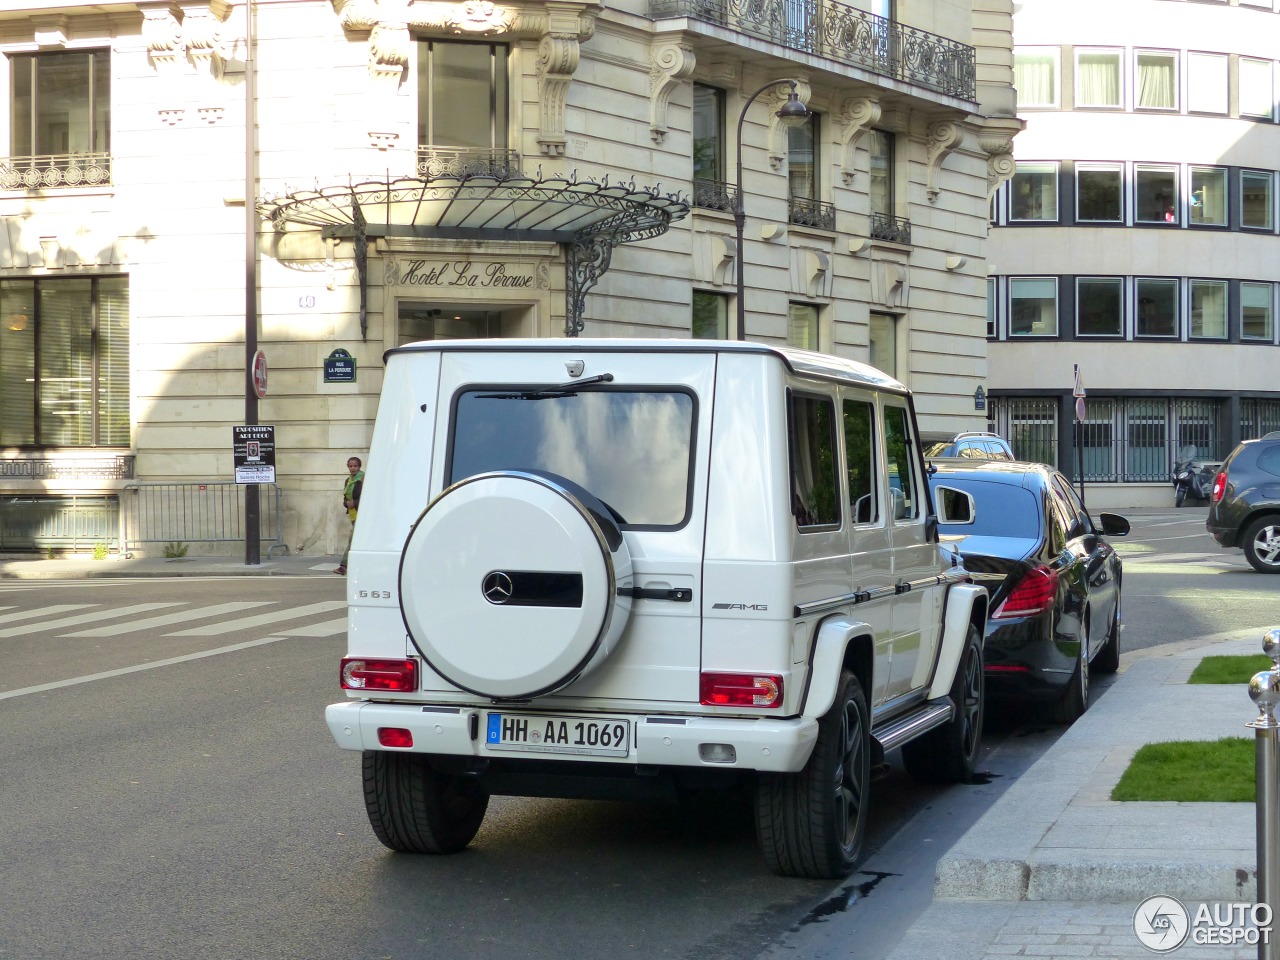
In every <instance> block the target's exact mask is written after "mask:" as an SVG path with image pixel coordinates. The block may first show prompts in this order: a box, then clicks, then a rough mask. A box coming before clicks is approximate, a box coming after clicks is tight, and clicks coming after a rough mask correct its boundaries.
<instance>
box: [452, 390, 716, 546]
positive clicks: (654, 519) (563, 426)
mask: <svg viewBox="0 0 1280 960" xmlns="http://www.w3.org/2000/svg"><path fill="white" fill-rule="evenodd" d="M693 424H694V399H693V397H692V396H691V395H690V394H689V393H686V392H684V391H679V390H670V391H662V390H611V389H603V390H579V391H575V392H568V393H561V392H544V393H537V392H535V391H532V390H531V391H527V392H521V391H513V390H512V388H511V387H509V386H504V387H496V388H488V389H474V390H468V391H465V392H463V393H461V394H459V395H458V397H457V401H456V404H455V406H454V414H453V431H452V438H451V441H450V442H451V449H450V453H449V471H448V473H449V476H448V483H457V482H458V481H459V480H465V479H466V478H467V477H471V476H475V475H476V474H478V473H487V472H489V471H491V470H540V471H544V472H547V473H554V474H558V475H559V476H562V477H564V478H565V479H567V480H572V481H573V482H574V483H576V484H578V485H579V486H581V487H584V488H585V489H587V490H588V491H590V492H591V493H592V494H594V495H595V496H597V497H599V498H600V499H601V500H603V501H604V502H605V503H606V504H607V505H608V506H609V507H610V508H612V510H613V511H614V514H615V515H616V516H617V517H618V518H619V522H620V523H621V524H622V525H623V526H627V527H645V526H653V527H674V526H679V525H681V524H683V523H684V522H685V520H686V519H687V517H688V514H689V490H690V488H691V486H692V469H693Z"/></svg>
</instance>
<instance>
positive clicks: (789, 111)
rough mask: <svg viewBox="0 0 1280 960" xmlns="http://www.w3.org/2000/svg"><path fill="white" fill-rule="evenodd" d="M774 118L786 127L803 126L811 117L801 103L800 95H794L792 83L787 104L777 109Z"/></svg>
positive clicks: (794, 89)
mask: <svg viewBox="0 0 1280 960" xmlns="http://www.w3.org/2000/svg"><path fill="white" fill-rule="evenodd" d="M776 116H777V118H778V119H779V120H781V121H782V122H783V124H784V125H785V126H788V127H801V126H804V124H805V121H807V120H808V119H809V117H810V116H812V111H811V110H810V109H809V108H808V107H807V106H805V105H804V103H802V102H801V100H800V95H799V94H798V93H796V85H795V84H794V83H792V84H791V93H790V94H789V95H788V96H787V102H786V103H784V104H783V105H782V106H781V107H779V108H778V112H777V114H776Z"/></svg>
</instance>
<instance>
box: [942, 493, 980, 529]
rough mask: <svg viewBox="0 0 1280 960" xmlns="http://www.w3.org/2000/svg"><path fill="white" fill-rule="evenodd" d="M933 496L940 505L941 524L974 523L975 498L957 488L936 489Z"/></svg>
mask: <svg viewBox="0 0 1280 960" xmlns="http://www.w3.org/2000/svg"><path fill="white" fill-rule="evenodd" d="M933 495H934V498H935V500H936V501H937V505H938V522H939V523H973V518H974V515H975V512H976V511H975V509H974V505H973V497H972V496H971V495H970V494H968V493H966V492H965V491H963V490H957V489H956V488H955V487H942V486H939V487H934V490H933Z"/></svg>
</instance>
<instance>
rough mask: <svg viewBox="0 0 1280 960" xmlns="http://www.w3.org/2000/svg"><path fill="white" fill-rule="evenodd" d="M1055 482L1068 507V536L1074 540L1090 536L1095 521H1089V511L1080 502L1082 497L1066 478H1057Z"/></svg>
mask: <svg viewBox="0 0 1280 960" xmlns="http://www.w3.org/2000/svg"><path fill="white" fill-rule="evenodd" d="M1053 482H1054V485H1055V486H1056V487H1057V489H1058V492H1059V493H1060V494H1061V495H1062V498H1063V500H1064V501H1065V502H1066V505H1067V511H1068V514H1069V516H1068V524H1069V528H1068V530H1067V536H1068V537H1069V538H1070V539H1072V540H1074V539H1075V538H1076V537H1084V536H1088V535H1089V534H1090V533H1092V532H1093V521H1091V520H1090V519H1089V511H1088V510H1086V509H1085V508H1084V504H1083V503H1081V502H1080V497H1079V496H1077V495H1076V492H1075V490H1073V489H1072V488H1071V484H1070V483H1068V482H1067V480H1066V478H1065V477H1062V476H1056V477H1054V478H1053Z"/></svg>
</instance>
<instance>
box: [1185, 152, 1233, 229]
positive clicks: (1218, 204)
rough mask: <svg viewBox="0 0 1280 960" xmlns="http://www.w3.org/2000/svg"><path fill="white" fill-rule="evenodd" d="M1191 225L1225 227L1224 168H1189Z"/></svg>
mask: <svg viewBox="0 0 1280 960" xmlns="http://www.w3.org/2000/svg"><path fill="white" fill-rule="evenodd" d="M1190 216H1191V223H1192V224H1193V225H1195V224H1203V225H1207V226H1217V227H1225V226H1226V225H1227V170H1226V167H1192V168H1191V211H1190Z"/></svg>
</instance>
